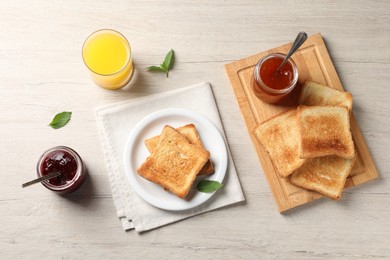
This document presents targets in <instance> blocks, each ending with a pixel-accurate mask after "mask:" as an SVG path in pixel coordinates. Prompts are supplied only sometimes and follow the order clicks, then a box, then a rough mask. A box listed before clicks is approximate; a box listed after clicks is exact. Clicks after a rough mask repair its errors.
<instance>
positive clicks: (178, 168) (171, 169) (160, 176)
mask: <svg viewBox="0 0 390 260" xmlns="http://www.w3.org/2000/svg"><path fill="white" fill-rule="evenodd" d="M209 157H210V153H209V152H208V151H206V150H205V149H204V148H201V147H198V146H196V145H193V144H190V143H189V141H188V140H187V139H186V138H185V137H184V136H182V135H181V134H180V133H179V132H178V131H176V130H175V129H174V128H172V127H170V126H165V127H164V129H163V132H162V134H161V136H160V140H159V142H158V145H157V147H156V149H155V150H154V151H153V152H152V154H151V155H150V156H149V157H148V158H147V159H146V161H145V162H144V163H143V164H142V165H141V166H140V167H139V168H138V169H137V172H138V174H139V175H141V176H142V177H144V178H145V179H148V180H150V181H152V182H154V183H156V184H158V185H160V186H162V187H163V188H165V189H166V190H168V191H170V192H172V193H173V194H175V195H176V196H178V197H179V198H184V197H185V196H186V195H187V194H188V192H189V190H190V188H191V185H192V183H193V182H194V180H195V178H196V176H197V173H198V172H199V171H200V170H201V169H202V168H203V166H204V165H205V163H206V162H207V160H208V159H209Z"/></svg>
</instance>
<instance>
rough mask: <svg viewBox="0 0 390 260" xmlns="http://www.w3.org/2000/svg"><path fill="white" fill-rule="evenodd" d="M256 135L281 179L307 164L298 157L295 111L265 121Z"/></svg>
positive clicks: (255, 130)
mask: <svg viewBox="0 0 390 260" xmlns="http://www.w3.org/2000/svg"><path fill="white" fill-rule="evenodd" d="M254 134H255V136H256V138H257V139H258V141H259V142H260V143H261V144H262V146H263V147H264V149H265V150H266V151H267V153H268V155H269V157H270V159H271V161H272V164H273V165H274V168H275V170H276V172H277V173H278V174H279V175H280V176H281V177H286V176H288V175H289V174H291V173H292V172H293V171H295V170H296V169H298V168H299V167H300V166H301V165H302V164H303V163H304V162H306V159H301V158H299V155H298V140H299V134H298V126H297V121H296V110H295V109H294V110H289V111H287V112H284V113H281V114H279V115H277V116H275V117H272V118H270V119H268V120H266V121H264V122H263V123H261V124H260V125H259V126H257V127H256V128H255V129H254Z"/></svg>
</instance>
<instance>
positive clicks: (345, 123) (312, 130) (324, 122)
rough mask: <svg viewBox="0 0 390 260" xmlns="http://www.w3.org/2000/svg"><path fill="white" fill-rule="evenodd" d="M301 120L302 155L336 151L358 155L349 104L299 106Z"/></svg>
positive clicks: (330, 153)
mask: <svg viewBox="0 0 390 260" xmlns="http://www.w3.org/2000/svg"><path fill="white" fill-rule="evenodd" d="M297 121H298V129H299V136H300V137H299V138H298V140H299V146H298V150H299V157H300V158H302V159H307V158H314V157H319V156H327V155H336V156H339V157H342V158H345V159H352V158H353V157H354V156H355V147H354V143H353V140H352V134H351V130H350V121H349V110H348V109H347V108H346V107H331V106H311V107H309V106H299V107H298V112H297Z"/></svg>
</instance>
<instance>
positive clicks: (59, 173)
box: [22, 172, 61, 188]
mask: <svg viewBox="0 0 390 260" xmlns="http://www.w3.org/2000/svg"><path fill="white" fill-rule="evenodd" d="M60 175H61V172H52V173H49V174H48V175H45V176H42V177H39V178H37V179H35V180H32V181H29V182H26V183H23V184H22V188H25V187H27V186H30V185H32V184H35V183H38V182H42V181H46V180H49V179H52V178H55V177H58V176H60Z"/></svg>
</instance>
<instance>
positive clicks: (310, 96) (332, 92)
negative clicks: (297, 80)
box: [298, 81, 352, 110]
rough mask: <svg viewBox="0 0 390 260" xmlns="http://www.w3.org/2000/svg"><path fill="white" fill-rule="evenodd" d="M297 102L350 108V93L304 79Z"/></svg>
mask: <svg viewBox="0 0 390 260" xmlns="http://www.w3.org/2000/svg"><path fill="white" fill-rule="evenodd" d="M298 104H301V105H306V106H344V107H347V108H348V109H349V110H351V109H352V94H351V93H349V92H344V91H340V90H337V89H334V88H331V87H328V86H324V85H321V84H318V83H316V82H312V81H306V82H305V84H304V85H303V86H302V90H301V94H300V96H299V99H298Z"/></svg>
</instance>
